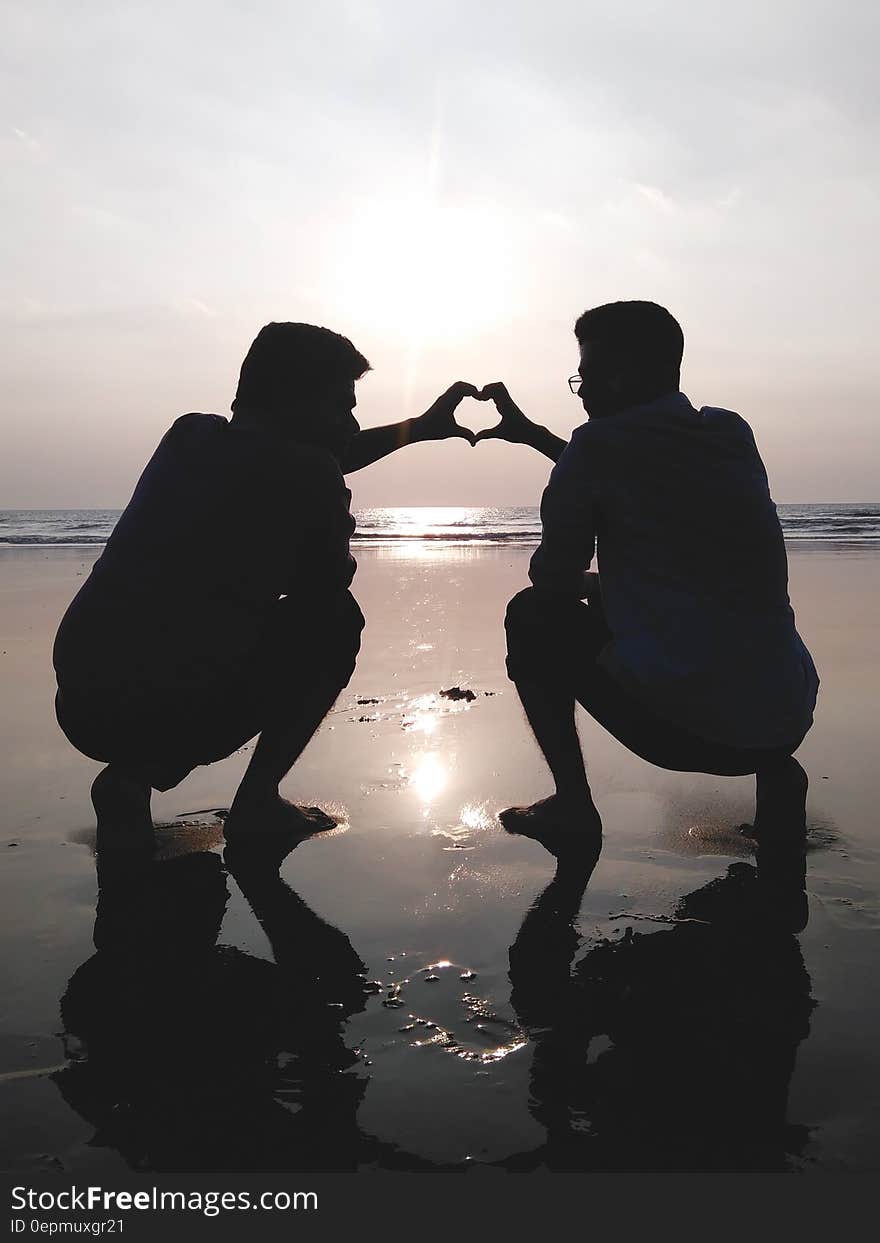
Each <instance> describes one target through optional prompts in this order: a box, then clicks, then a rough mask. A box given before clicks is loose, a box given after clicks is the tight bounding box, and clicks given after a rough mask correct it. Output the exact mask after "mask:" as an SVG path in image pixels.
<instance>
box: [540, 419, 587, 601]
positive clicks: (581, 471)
mask: <svg viewBox="0 0 880 1243" xmlns="http://www.w3.org/2000/svg"><path fill="white" fill-rule="evenodd" d="M584 448H585V446H582V445H581V444H580V443H578V441H577V438H575V440H573V441H572V442H571V443H570V444H569V445H567V446H566V450H565V452H564V453H563V455H562V456H561V457H560V460H559V462H558V463H557V464H556V466H555V467H554V468H553V470H552V472H551V474H550V481H549V483H548V484H547V487H546V488H545V489H544V495H543V497H542V498H541V527H542V532H541V543H540V546H539V547H538V549H537V550H536V552H535V554H534V556H533V557H532V559H531V562H530V563H529V578H530V579H531V580H532V583H533V585H534V586H535V587H536V588H537V589H538V590H539V591H545V592H548V593H551V594H553V595H562V596H568V597H574V598H576V599H578V600H582V599H583V598H584V597H585V596H589V595H590V594H591V593H592V594H593V595H594V596H595V594H596V591H597V588H598V582H597V581H596V576H593V575H588V574H587V573H586V572H585V571H586V570H587V569H588V568H589V565H590V562H591V561H592V560H593V552H594V550H595V547H596V530H595V517H594V489H593V487H592V484H591V480H590V477H589V476H590V466H591V463H590V461H589V457H588V456H587V455H585V453H584ZM590 580H593V581H592V582H591V581H590Z"/></svg>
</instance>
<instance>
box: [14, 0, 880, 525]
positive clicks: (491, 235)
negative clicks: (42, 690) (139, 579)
mask: <svg viewBox="0 0 880 1243" xmlns="http://www.w3.org/2000/svg"><path fill="white" fill-rule="evenodd" d="M0 10H2V15H3V19H4V28H5V32H6V33H5V38H4V42H3V46H2V51H0V56H2V61H3V64H4V74H3V95H4V99H3V118H4V123H3V128H2V133H0V145H2V157H3V167H4V181H5V194H4V209H3V210H4V228H3V232H2V249H3V260H4V262H3V270H4V281H3V286H2V293H0V299H2V301H0V315H2V329H3V337H4V345H5V347H6V348H5V349H4V354H5V356H6V359H7V362H6V366H5V368H4V370H5V375H4V378H3V387H4V402H3V412H4V433H3V442H4V450H3V453H2V460H0V507H7V508H9V507H16V506H22V507H24V506H32V507H42V506H47V507H48V506H58V507H66V506H80V505H82V506H93V505H94V506H103V505H106V506H115V505H119V504H123V503H124V502H125V500H126V499H127V498H128V495H129V494H130V492H131V488H132V486H133V484H134V482H135V480H136V478H137V475H138V473H139V471H140V469H141V467H142V465H143V463H144V461H145V460H146V458H147V457H148V456H149V454H150V452H152V449H153V447H154V445H155V443H156V442H157V441H158V439H159V437H160V436H161V434H162V433H163V432H164V430H165V429H166V427H167V426H168V425H169V424H170V423H171V422H172V420H173V419H174V418H175V417H176V416H177V415H178V414H181V413H183V412H185V411H188V410H212V411H217V412H220V413H224V414H225V413H228V407H229V402H230V401H231V399H232V396H233V394H234V390H235V383H236V379H237V375H238V368H239V366H240V363H241V358H242V356H243V354H244V352H245V350H246V349H247V347H248V345H249V343H250V341H251V339H252V337H253V336H254V335H255V333H256V331H257V329H258V328H259V327H260V325H261V324H263V323H264V322H266V321H267V320H271V319H294V320H307V321H311V322H314V323H320V324H326V325H327V326H328V327H331V328H334V329H336V330H338V331H341V332H344V333H346V334H347V335H348V336H350V337H352V339H353V340H354V342H355V344H356V345H357V346H358V347H359V348H360V349H361V350H362V351H363V352H364V353H365V354H366V355H367V357H368V358H369V359H370V360H371V362H372V363H373V367H374V372H373V373H372V374H371V375H369V376H368V377H367V378H366V379H365V380H364V381H363V382H362V383H361V385H359V411H358V413H359V415H360V417H361V421H362V423H363V424H364V425H365V426H369V425H372V424H376V423H382V422H388V421H391V420H396V419H398V418H402V417H404V416H406V415H410V414H416V413H419V412H420V411H421V410H423V409H424V408H425V407H426V406H427V405H428V404H429V403H430V401H431V400H432V399H433V398H434V397H435V396H436V395H437V393H439V392H440V391H441V390H442V389H443V388H445V387H446V386H447V385H448V384H449V383H450V382H451V381H453V380H455V379H458V378H462V379H467V380H471V381H473V382H474V383H476V384H483V383H485V382H487V381H489V380H495V379H504V380H505V381H506V382H507V384H508V387H509V388H510V390H511V392H512V393H513V395H514V397H515V398H516V399H517V400H518V401H519V403H520V404H521V405H522V406H523V407H524V408H525V409H526V411H527V412H528V413H529V414H530V415H531V416H532V417H533V418H536V419H538V420H539V421H541V422H544V423H546V424H547V425H548V426H550V427H551V428H552V429H553V430H554V431H556V432H557V433H559V434H563V435H568V433H569V432H570V430H571V428H572V427H574V426H575V425H576V424H577V423H579V422H582V421H583V418H584V415H583V411H582V410H581V408H580V406H579V404H578V402H577V401H576V400H575V398H573V397H571V396H570V395H569V394H568V390H567V388H566V384H565V380H566V377H567V376H568V375H570V374H571V373H572V372H573V371H574V370H575V369H576V367H577V353H576V349H575V344H574V338H573V336H572V332H571V328H572V324H573V321H574V319H575V317H576V316H577V315H578V314H579V313H580V311H582V310H583V309H584V308H585V307H587V306H590V305H596V304H598V303H601V302H606V301H611V300H616V299H618V298H650V299H653V300H655V301H658V302H661V303H663V304H664V305H666V306H668V307H669V309H670V310H671V311H672V312H673V314H675V315H676V316H677V318H678V319H679V320H680V321H681V323H682V325H683V327H684V331H685V337H686V341H687V347H686V353H685V370H684V378H683V388H684V390H685V392H687V393H688V395H689V396H690V398H691V400H692V401H693V402H694V404H695V405H720V406H727V407H729V408H733V409H736V410H739V411H740V413H741V414H743V415H744V417H745V418H747V419H748V420H749V421H750V422H751V424H752V426H753V428H754V430H755V434H756V437H757V440H758V444H759V447H760V448H761V450H762V453H763V456H764V460H765V462H766V464H767V467H768V470H769V472H770V479H771V486H772V491H773V495H774V497H775V499H776V500H778V501H798V500H876V499H878V498H880V432H878V420H877V414H878V411H877V404H878V402H877V399H878V396H880V362H878V351H877V346H876V338H877V331H878V316H877V313H876V309H875V308H876V305H877V286H878V279H880V272H878V266H880V265H878V258H877V255H878V244H877V236H876V233H877V221H878V192H880V171H878V154H877V153H878V151H880V143H878V137H880V135H878V129H880V125H878V117H880V110H878V82H880V75H878V73H877V58H878V38H877V36H878V30H880V16H878V14H880V9H878V7H877V6H876V5H875V4H872V3H867V2H865V3H852V2H849V3H847V2H843V3H841V2H840V0H836V2H834V0H829V2H827V3H825V2H818V0H792V2H787V0H760V2H758V3H755V2H753V0H737V2H736V3H731V0H725V2H724V3H715V2H714V0H700V2H699V3H692V2H689V3H684V2H681V0H656V2H648V0H628V2H627V3H626V4H623V5H621V4H613V3H607V2H606V3H602V4H593V3H590V0H571V2H568V0H543V2H542V3H537V2H536V0H528V3H519V2H517V0H503V2H502V0H466V2H463V0H451V2H450V0H350V2H348V3H346V2H343V0H321V2H320V3H318V2H317V0H315V2H314V3H310V4H305V3H302V2H301V0H279V2H278V3H273V2H269V0H249V2H248V3H243V2H239V0H234V2H233V0H227V2H225V3H224V2H223V0H211V2H210V3H208V2H196V0H175V3H167V2H166V0H149V2H145V3H128V2H126V0H106V2H101V0H82V2H81V3H76V4H72V3H70V0H61V2H59V3H48V2H44V0H20V2H18V0H12V2H10V0H3V2H2V4H0ZM462 420H463V421H465V420H466V421H468V422H469V423H470V424H471V426H473V427H475V428H476V427H483V426H487V425H488V423H489V422H490V421H491V420H490V418H489V411H488V409H487V407H485V406H476V405H474V404H472V403H468V405H467V406H466V407H463V408H462ZM547 467H548V463H547V462H546V459H543V458H540V457H538V456H537V455H536V454H533V453H531V452H530V451H529V450H527V449H524V448H519V447H514V446H508V445H501V444H496V443H489V444H483V445H481V446H479V447H478V448H477V449H473V450H472V449H470V448H469V446H467V445H466V444H464V443H463V442H461V443H454V442H448V443H445V444H440V445H436V446H416V447H413V448H410V449H407V450H404V451H403V452H402V453H400V454H398V455H395V456H394V457H392V458H391V459H389V460H388V461H387V462H384V463H381V464H379V465H377V466H374V467H372V468H368V469H367V470H366V471H364V472H361V473H359V474H356V475H352V476H350V483H351V486H352V489H353V492H354V503H355V505H375V504H379V505H381V504H418V503H426V504H443V503H450V504H455V503H470V504H505V503H511V504H516V503H524V504H529V503H533V502H535V501H536V500H537V497H538V495H539V492H540V488H541V487H542V485H543V483H544V481H545V479H546V475H547Z"/></svg>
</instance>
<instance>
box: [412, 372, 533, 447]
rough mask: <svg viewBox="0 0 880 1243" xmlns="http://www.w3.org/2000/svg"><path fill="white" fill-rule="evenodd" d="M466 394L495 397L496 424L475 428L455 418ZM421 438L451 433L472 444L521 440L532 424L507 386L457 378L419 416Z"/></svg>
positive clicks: (484, 398) (479, 398)
mask: <svg viewBox="0 0 880 1243" xmlns="http://www.w3.org/2000/svg"><path fill="white" fill-rule="evenodd" d="M465 397H471V398H473V399H474V400H475V401H492V402H494V403H495V406H496V408H497V410H498V413H499V414H500V415H501V419H500V421H499V422H498V423H496V424H495V426H494V427H488V428H486V429H484V430H483V431H481V432H476V433H475V432H472V431H471V430H470V429H469V428H467V427H462V426H461V424H460V423H458V422H457V421H456V418H455V412H456V410H457V409H458V407H459V405H460V404H461V402H462V401H463V400H464V398H465ZM418 422H419V428H420V438H421V439H424V440H446V439H448V438H449V437H452V436H460V437H461V438H462V439H464V440H466V441H467V442H468V444H470V445H472V446H473V445H476V443H477V442H478V441H479V440H507V441H510V442H511V443H513V444H522V443H524V442H525V441H526V440H527V439H528V429H529V428H531V427H532V426H533V425H532V423H531V422H530V421H529V419H527V418H526V416H525V415H524V414H523V412H522V411H521V410H520V409H519V407H518V406H517V405H515V404H514V402H513V399H512V398H511V396H510V394H509V393H508V391H507V389H506V388H505V386H504V385H503V384H502V383H501V382H500V381H496V382H495V383H494V384H486V385H485V386H484V387H483V388H481V389H478V388H476V387H475V386H474V385H473V384H468V383H467V381H465V380H457V381H456V382H455V384H453V385H452V386H451V387H450V388H448V389H447V390H446V392H445V393H443V394H442V395H441V396H440V397H438V398H437V400H436V401H435V402H434V404H433V405H432V406H431V407H430V408H429V409H428V410H426V411H425V413H424V414H423V415H422V416H421V418H420V419H419V420H418Z"/></svg>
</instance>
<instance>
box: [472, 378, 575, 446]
mask: <svg viewBox="0 0 880 1243" xmlns="http://www.w3.org/2000/svg"><path fill="white" fill-rule="evenodd" d="M479 398H480V401H494V402H495V405H496V406H497V407H498V413H499V414H500V415H501V422H500V423H498V424H496V425H495V427H490V428H488V429H487V430H486V431H485V432H478V434H477V440H507V441H509V442H510V443H511V444H514V445H529V446H530V447H531V448H532V449H537V450H538V452H539V453H543V454H544V457H548V458H549V459H550V461H551V462H558V461H559V457H560V455H561V453H562V450H563V449H564V448H565V445H566V441H564V440H561V439H560V438H559V436H554V435H553V433H552V432H551V431H548V430H547V428H546V427H541V426H539V425H538V424H537V423H533V422H532V421H531V419H529V418H527V417H526V416H525V415H524V414H523V412H522V410H520V408H519V406H518V405H516V403H515V402H514V400H513V398H512V397H511V396H510V393H508V391H507V389H506V388H505V386H504V385H503V384H502V383H501V382H500V381H498V382H497V383H495V384H487V385H486V386H485V388H482V389H481V390H480V392H479Z"/></svg>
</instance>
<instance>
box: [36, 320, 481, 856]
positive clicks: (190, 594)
mask: <svg viewBox="0 0 880 1243" xmlns="http://www.w3.org/2000/svg"><path fill="white" fill-rule="evenodd" d="M368 369H369V364H368V362H367V360H366V359H365V358H364V357H363V355H362V354H360V353H359V352H358V351H357V350H356V349H355V347H354V346H353V345H352V343H351V342H350V341H349V340H347V338H345V337H342V336H339V335H338V334H337V333H334V332H330V331H329V330H328V329H326V328H318V327H315V326H313V325H310V324H291V323H278V324H268V325H267V326H266V327H265V328H263V329H262V330H261V332H260V333H259V335H258V336H257V338H256V340H255V341H254V342H253V344H252V346H251V348H250V350H249V352H248V354H247V357H246V358H245V360H244V363H243V366H242V369H241V376H240V380H239V385H238V391H237V393H236V397H235V401H234V402H233V404H232V410H233V417H232V419H231V420H227V419H225V418H223V417H221V416H220V415H216V414H186V415H184V416H183V417H182V418H179V419H178V420H177V421H176V422H175V423H174V424H173V425H172V427H171V428H170V429H169V431H168V432H167V433H166V434H165V436H164V437H163V439H162V441H161V443H160V444H159V446H158V448H157V449H156V452H155V453H154V455H153V457H152V458H151V459H150V461H149V463H148V464H147V466H146V468H145V470H144V472H143V474H142V476H141V478H140V481H139V482H138V485H137V487H136V489H135V491H134V494H133V496H132V498H131V501H130V502H129V504H128V506H127V507H126V509H125V511H124V513H123V514H122V516H121V517H120V519H119V521H118V523H117V525H116V528H115V529H114V531H113V533H112V535H111V537H110V539H109V541H108V543H107V546H106V549H105V550H104V552H103V554H102V555H101V556H100V557H99V559H98V560H97V561H96V563H95V565H94V567H93V569H92V572H91V574H90V576H89V578H88V579H87V580H86V582H85V584H84V585H83V587H82V589H81V590H80V592H79V593H78V595H77V596H76V598H75V599H74V600H73V602H72V604H71V605H70V607H69V609H68V610H67V613H66V614H65V616H64V618H63V620H62V622H61V625H60V628H59V630H58V634H57V637H56V641H55V649H54V663H55V669H56V673H57V679H58V694H57V699H56V711H57V716H58V721H59V723H60V725H61V728H62V729H63V731H64V733H65V734H66V735H67V737H68V738H69V740H70V741H71V742H72V743H73V745H74V746H75V747H76V748H77V749H78V750H80V751H81V752H83V753H84V754H85V755H87V756H90V757H91V758H93V759H96V760H100V761H103V762H104V763H106V764H107V767H106V768H105V769H104V770H103V772H101V773H100V774H99V776H98V777H97V779H96V780H95V783H94V785H93V787H92V801H93V803H94V806H95V810H96V813H97V816H98V829H99V844H100V842H101V837H100V835H101V834H102V832H103V831H105V830H106V831H107V832H111V831H112V838H108V837H106V836H105V838H104V844H107V842H108V841H109V840H112V841H116V842H121V841H122V840H123V838H127V839H128V840H130V841H132V842H135V843H136V842H139V841H149V840H150V839H151V834H152V821H151V816H150V796H151V791H152V789H157V790H168V789H171V788H172V787H173V786H176V785H177V784H178V783H179V782H180V781H182V780H183V778H184V777H186V775H187V774H188V773H189V772H190V771H191V770H192V769H193V768H195V767H196V766H197V765H201V764H211V763H214V762H215V761H216V760H220V759H223V758H225V757H226V756H229V755H231V754H232V753H233V752H234V751H236V750H237V749H238V748H240V747H242V746H243V745H244V744H245V743H246V742H248V740H249V739H251V738H253V737H254V736H255V735H257V734H259V740H258V742H257V745H256V748H255V750H254V754H253V756H252V758H251V761H250V763H249V765H248V768H247V771H246V772H245V774H244V777H243V779H242V782H241V784H240V786H239V788H238V791H237V793H236V795H235V798H234V801H233V803H232V806H231V808H230V811H229V815H228V818H227V821H226V834H227V838H229V839H230V840H234V839H236V838H237V839H238V840H241V838H242V835H244V836H248V835H250V834H253V833H256V832H263V831H276V830H283V831H289V832H291V833H294V834H309V833H312V832H316V831H319V830H321V829H326V828H330V827H332V826H333V824H334V821H333V820H332V818H330V817H329V816H327V815H326V814H325V813H323V812H322V811H320V810H319V809H317V808H306V807H297V806H294V805H292V804H290V803H288V802H286V801H285V800H284V799H282V798H281V796H280V794H279V790H278V787H279V783H280V781H281V780H282V778H283V777H284V776H285V774H286V773H287V772H288V771H289V770H290V768H291V767H292V765H293V764H294V763H295V762H296V760H297V758H298V757H299V755H300V754H301V753H302V751H303V749H304V748H305V746H306V744H307V743H308V741H309V739H310V738H311V737H312V735H313V734H314V732H315V730H316V729H317V728H318V726H319V724H320V723H321V721H322V720H323V718H324V717H325V715H326V714H327V712H328V711H329V709H330V707H331V705H332V704H333V702H334V700H335V699H336V697H337V696H338V694H339V692H340V691H341V689H342V688H343V687H344V686H346V685H347V683H348V681H349V679H350V678H351V675H352V673H353V671H354V667H355V660H356V658H357V653H358V649H359V646H360V638H361V630H362V628H363V625H364V619H363V616H362V615H361V611H360V609H359V608H358V605H357V603H356V601H355V599H354V597H353V596H352V595H351V592H350V591H349V587H350V585H351V581H352V578H353V576H354V573H355V568H356V566H355V561H354V559H353V558H352V556H351V554H350V551H349V540H350V537H351V535H352V532H353V530H354V526H355V524H354V519H353V518H352V516H351V513H350V510H349V503H350V499H351V494H350V492H349V491H348V489H347V488H346V486H345V482H344V479H343V474H344V472H346V471H349V470H358V469H360V468H361V467H363V466H367V465H369V464H370V463H371V462H374V461H377V460H378V459H379V458H382V457H385V456H386V455H387V454H389V453H391V452H394V451H395V450H396V449H399V448H401V447H403V446H404V445H406V444H411V443H415V442H418V441H425V440H442V439H446V438H448V437H451V436H461V437H464V438H465V439H467V440H468V441H469V442H470V443H473V440H474V438H473V436H472V434H471V433H470V432H468V431H466V430H465V429H463V428H461V427H459V426H458V425H457V424H456V422H455V415H454V412H455V409H456V407H457V405H458V404H459V402H460V401H461V399H462V398H463V397H465V396H474V395H475V393H476V390H475V389H474V388H473V386H472V385H469V384H465V383H462V382H459V383H458V384H455V385H453V386H452V388H450V389H449V390H448V391H447V392H446V393H445V394H443V396H442V397H441V398H439V399H438V401H437V402H435V403H434V405H433V406H432V407H431V408H430V410H428V411H427V412H426V413H425V414H424V415H422V416H421V417H420V418H416V419H411V420H406V421H404V422H401V423H397V424H393V425H389V426H386V427H378V428H372V429H369V430H367V431H361V430H360V428H359V425H358V423H357V420H356V419H355V416H354V413H353V411H354V408H355V405H356V398H355V382H356V381H357V380H358V379H360V377H361V376H363V375H364V373H365V372H366V371H367V370H368Z"/></svg>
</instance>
